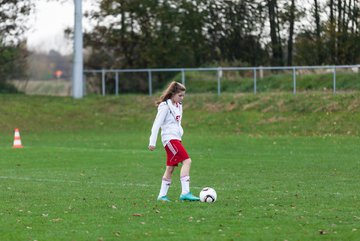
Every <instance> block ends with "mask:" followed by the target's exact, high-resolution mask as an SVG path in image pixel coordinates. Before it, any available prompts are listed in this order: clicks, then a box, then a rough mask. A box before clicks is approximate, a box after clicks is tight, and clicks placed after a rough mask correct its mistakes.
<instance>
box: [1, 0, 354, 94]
mask: <svg viewBox="0 0 360 241" xmlns="http://www.w3.org/2000/svg"><path fill="white" fill-rule="evenodd" d="M54 1H55V0H54ZM97 2H98V3H99V6H100V8H99V9H98V10H95V11H92V12H87V13H86V14H85V17H86V18H88V19H89V20H90V21H91V22H92V23H93V25H94V28H93V29H92V30H91V31H90V32H87V33H85V34H84V47H85V49H86V51H85V56H86V58H85V68H86V69H100V68H107V69H110V68H167V67H201V66H205V67H209V66H260V65H262V66H283V65H333V64H335V65H340V64H358V63H359V62H360V0H305V1H304V0H266V1H263V0H233V1H228V0H157V1H154V0H131V1H128V0H97ZM33 3H34V0H22V1H20V0H7V1H5V0H0V20H1V21H0V89H1V88H2V87H1V85H2V84H3V83H4V81H6V80H8V79H14V78H16V79H21V78H26V77H27V76H28V75H30V74H31V75H33V74H34V73H37V72H38V70H37V69H34V68H33V67H34V65H38V66H44V64H43V65H41V64H35V63H37V62H38V61H41V59H46V58H42V56H41V55H38V56H36V59H31V60H30V63H31V65H30V66H29V61H25V60H26V59H27V56H29V52H28V50H27V47H26V39H22V38H21V34H22V33H23V30H24V28H25V26H26V24H24V23H25V22H26V17H27V16H28V15H29V13H30V12H31V9H32V8H33V7H34V5H33ZM65 32H66V33H67V34H68V36H69V37H72V33H73V32H72V29H67V30H65ZM50 55H51V56H50ZM55 55H56V53H54V52H53V53H51V54H49V56H48V57H49V58H51V59H54V57H56V59H62V58H61V56H55ZM64 58H65V59H68V60H69V59H71V56H64ZM65 65H66V64H64V66H65ZM66 66H67V71H68V70H69V69H70V68H69V65H66ZM67 71H66V72H64V73H65V76H71V73H68V72H67ZM170 77H172V75H171V73H170V74H166V75H160V74H159V76H155V77H154V82H155V83H154V84H155V86H156V85H161V84H162V83H164V82H165V81H167V80H168V79H169V78H170ZM108 78H112V77H111V76H108ZM123 79H124V77H123ZM125 79H127V80H128V83H126V82H124V81H122V82H121V83H122V84H123V85H126V86H122V88H123V89H124V90H127V89H126V88H128V89H138V88H140V89H143V88H146V86H147V84H146V82H147V79H146V77H145V78H144V76H140V75H139V76H135V75H133V76H125ZM134 79H135V80H137V81H133V80H134ZM134 83H135V84H134Z"/></svg>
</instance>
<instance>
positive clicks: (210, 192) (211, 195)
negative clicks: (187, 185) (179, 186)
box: [199, 187, 217, 203]
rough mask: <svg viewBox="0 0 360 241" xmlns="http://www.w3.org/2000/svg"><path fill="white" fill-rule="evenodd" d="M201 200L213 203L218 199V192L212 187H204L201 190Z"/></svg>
mask: <svg viewBox="0 0 360 241" xmlns="http://www.w3.org/2000/svg"><path fill="white" fill-rule="evenodd" d="M199 196H200V201H201V202H206V203H213V202H215V201H216V199H217V194H216V191H215V189H214V188H211V187H204V188H203V189H202V190H201V191H200V195H199Z"/></svg>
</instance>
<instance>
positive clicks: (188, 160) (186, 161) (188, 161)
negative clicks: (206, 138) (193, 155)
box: [183, 158, 191, 165]
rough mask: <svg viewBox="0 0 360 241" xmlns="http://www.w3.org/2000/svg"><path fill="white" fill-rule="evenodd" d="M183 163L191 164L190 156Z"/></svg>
mask: <svg viewBox="0 0 360 241" xmlns="http://www.w3.org/2000/svg"><path fill="white" fill-rule="evenodd" d="M183 165H191V159H190V158H188V159H186V160H184V161H183Z"/></svg>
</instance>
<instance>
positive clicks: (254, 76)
mask: <svg viewBox="0 0 360 241" xmlns="http://www.w3.org/2000/svg"><path fill="white" fill-rule="evenodd" d="M256 89H257V87H256V67H254V94H255V95H256Z"/></svg>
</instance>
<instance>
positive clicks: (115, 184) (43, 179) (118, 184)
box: [0, 176, 155, 188]
mask: <svg viewBox="0 0 360 241" xmlns="http://www.w3.org/2000/svg"><path fill="white" fill-rule="evenodd" d="M0 179H8V180H17V181H29V182H52V183H75V184H84V183H85V184H89V185H100V186H123V187H126V186H129V187H144V188H146V187H155V185H149V184H141V183H115V182H89V181H74V180H60V179H48V178H30V177H11V176H0Z"/></svg>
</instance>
